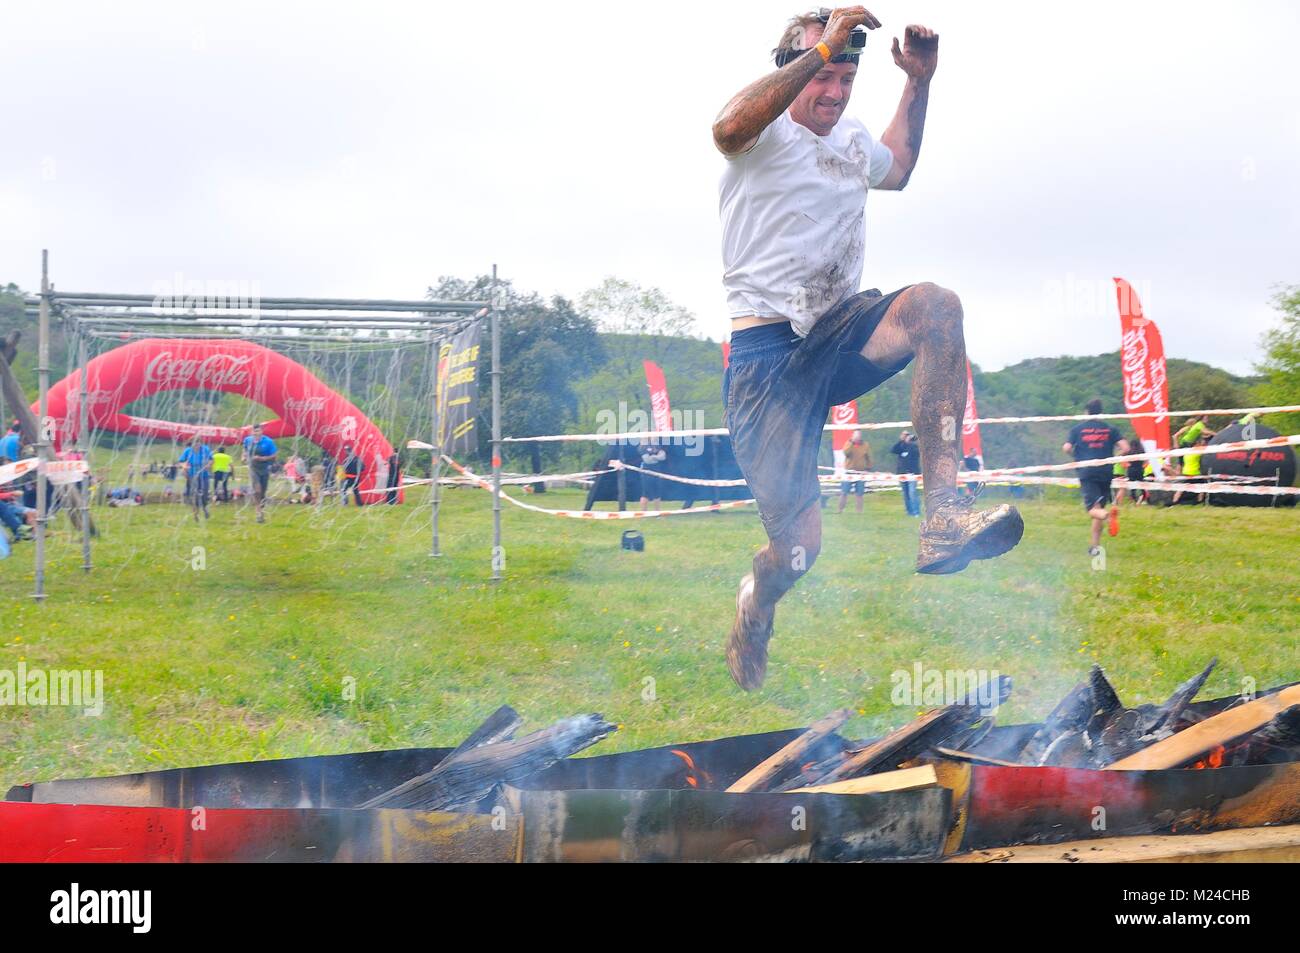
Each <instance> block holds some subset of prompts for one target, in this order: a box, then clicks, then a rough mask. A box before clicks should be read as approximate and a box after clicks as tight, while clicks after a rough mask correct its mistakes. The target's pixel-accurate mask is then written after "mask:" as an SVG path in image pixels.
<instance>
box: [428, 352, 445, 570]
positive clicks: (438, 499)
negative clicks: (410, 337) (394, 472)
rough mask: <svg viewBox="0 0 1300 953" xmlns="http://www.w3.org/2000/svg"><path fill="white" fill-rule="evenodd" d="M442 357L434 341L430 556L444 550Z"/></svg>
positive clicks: (430, 473) (430, 441)
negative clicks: (440, 522)
mask: <svg viewBox="0 0 1300 953" xmlns="http://www.w3.org/2000/svg"><path fill="white" fill-rule="evenodd" d="M441 358H442V342H441V341H434V342H433V432H432V434H431V435H430V437H429V443H431V444H433V451H432V452H433V461H432V464H431V465H430V467H429V477H430V483H429V495H430V499H431V502H432V508H433V515H432V517H431V522H432V524H433V525H432V529H433V549H432V550H430V552H429V555H430V556H441V555H442V550H441V548H440V546H439V542H438V509H439V508H440V507H441V506H442V487H441V485H440V484H439V482H438V481H439V479H440V478H441V477H442V440H441V439H440V437H439V432H440V431H441V430H442V416H441V415H440V414H439V413H438V397H439V394H440V389H441V387H442V379H441V376H440V375H439V374H438V362H439V361H440V360H441Z"/></svg>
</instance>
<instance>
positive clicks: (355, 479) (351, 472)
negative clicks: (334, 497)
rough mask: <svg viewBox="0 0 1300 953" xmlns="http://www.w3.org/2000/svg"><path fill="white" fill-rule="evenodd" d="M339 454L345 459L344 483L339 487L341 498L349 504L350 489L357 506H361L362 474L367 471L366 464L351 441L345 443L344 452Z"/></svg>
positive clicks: (344, 502) (345, 503)
mask: <svg viewBox="0 0 1300 953" xmlns="http://www.w3.org/2000/svg"><path fill="white" fill-rule="evenodd" d="M339 456H340V457H341V458H342V460H343V485H342V486H341V487H339V500H340V501H341V502H342V503H343V505H344V506H347V505H348V493H349V491H350V492H351V493H352V496H353V498H355V499H356V501H357V506H360V505H361V489H360V487H361V474H362V473H364V472H365V469H366V465H365V464H364V463H362V462H361V458H360V457H359V456H357V452H356V450H354V449H353V447H352V444H350V443H345V444H344V445H343V452H342V453H341V454H339Z"/></svg>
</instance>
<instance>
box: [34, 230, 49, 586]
mask: <svg viewBox="0 0 1300 953" xmlns="http://www.w3.org/2000/svg"><path fill="white" fill-rule="evenodd" d="M37 322H38V323H37V351H36V355H37V364H36V370H37V373H38V374H39V375H40V378H39V379H40V402H39V408H40V413H38V414H37V415H36V456H37V457H38V458H39V460H40V462H39V464H38V468H37V471H36V554H35V559H36V572H35V576H36V586H35V588H36V591H35V592H33V593H32V598H33V599H35V600H36V601H37V602H39V601H41V600H42V599H44V598H45V523H46V518H47V517H46V513H45V509H46V503H47V502H48V500H47V497H48V496H49V489H48V486H47V483H46V479H45V462H46V459H47V458H48V457H49V456H50V452H49V450H50V444H49V428H48V427H47V426H46V425H45V418H46V416H47V415H48V413H49V390H50V252H49V249H45V248H43V249H41V305H40V315H39V317H38V319H37Z"/></svg>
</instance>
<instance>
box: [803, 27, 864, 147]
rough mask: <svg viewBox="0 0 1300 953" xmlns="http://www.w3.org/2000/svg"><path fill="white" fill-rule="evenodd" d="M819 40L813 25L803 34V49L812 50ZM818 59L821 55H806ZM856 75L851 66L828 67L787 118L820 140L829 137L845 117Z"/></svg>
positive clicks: (830, 64)
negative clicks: (841, 118)
mask: <svg viewBox="0 0 1300 953" xmlns="http://www.w3.org/2000/svg"><path fill="white" fill-rule="evenodd" d="M821 38H822V26H821V24H820V23H814V24H813V25H812V26H810V27H808V28H807V31H806V32H805V33H804V41H803V42H804V49H811V48H812V47H814V46H816V45H817V42H818V41H819V40H820V39H821ZM807 55H809V56H818V57H820V56H821V54H820V53H809V54H807ZM857 74H858V67H857V65H856V64H854V63H827V64H826V65H825V66H823V67H822V68H821V69H820V70H819V71H818V72H817V75H816V76H814V77H813V78H812V80H810V81H809V83H808V85H807V86H805V87H804V88H803V90H802V91H801V92H800V93H799V95H798V96H797V97H795V101H794V102H792V103H791V104H790V117H791V118H792V119H793V120H794V121H795V122H797V123H799V125H801V126H805V127H807V128H808V129H811V130H812V131H813V132H814V133H816V134H817V135H819V136H828V135H830V132H831V130H832V129H834V128H835V124H836V123H837V122H839V121H840V116H842V115H844V109H845V107H846V106H848V104H849V94H850V93H852V92H853V79H854V77H855V76H857Z"/></svg>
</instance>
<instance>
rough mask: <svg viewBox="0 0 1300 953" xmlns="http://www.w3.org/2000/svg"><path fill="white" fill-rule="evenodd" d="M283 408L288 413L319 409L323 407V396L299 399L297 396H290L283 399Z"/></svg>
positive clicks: (309, 411)
mask: <svg viewBox="0 0 1300 953" xmlns="http://www.w3.org/2000/svg"><path fill="white" fill-rule="evenodd" d="M284 409H285V410H286V411H288V412H289V413H296V412H299V411H301V412H303V413H311V412H315V411H321V410H324V409H325V398H324V397H304V398H302V399H299V398H297V397H290V398H288V399H287V400H285V402H284Z"/></svg>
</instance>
